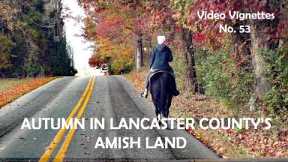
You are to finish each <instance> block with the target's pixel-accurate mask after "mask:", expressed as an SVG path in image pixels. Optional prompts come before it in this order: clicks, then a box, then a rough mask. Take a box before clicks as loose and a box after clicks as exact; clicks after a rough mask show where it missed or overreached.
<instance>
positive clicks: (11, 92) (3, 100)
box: [0, 77, 55, 109]
mask: <svg viewBox="0 0 288 162" xmlns="http://www.w3.org/2000/svg"><path fill="white" fill-rule="evenodd" d="M53 79H55V78H54V77H41V78H28V79H22V80H19V82H17V84H13V86H9V87H6V88H5V89H2V90H1V91H0V109H1V107H3V106H4V105H6V104H8V103H10V102H12V101H14V100H15V99H16V98H18V97H20V96H22V95H24V94H26V93H28V92H30V91H32V90H34V89H36V88H38V87H40V86H42V85H44V84H46V83H48V82H49V81H51V80H53ZM14 80H15V79H14ZM6 82H9V80H6Z"/></svg>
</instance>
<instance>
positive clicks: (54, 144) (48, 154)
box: [39, 79, 93, 162]
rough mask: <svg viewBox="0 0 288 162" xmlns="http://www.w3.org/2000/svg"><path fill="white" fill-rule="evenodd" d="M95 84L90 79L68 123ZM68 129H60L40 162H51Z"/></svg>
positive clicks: (68, 118)
mask: <svg viewBox="0 0 288 162" xmlns="http://www.w3.org/2000/svg"><path fill="white" fill-rule="evenodd" d="M92 84H93V79H90V80H89V82H88V84H87V86H86V88H85V91H84V93H83V94H82V96H81V97H80V99H79V101H78V102H77V104H76V105H75V107H74V108H73V109H72V111H71V113H70V114H69V116H68V117H67V120H66V121H67V123H69V121H70V120H71V119H72V118H73V117H74V116H75V114H76V113H77V111H78V110H79V109H80V108H81V105H82V104H83V102H84V99H85V98H87V97H88V92H89V90H90V87H91V86H92ZM65 132H66V129H60V130H59V131H58V132H57V134H56V136H55V137H54V139H53V140H52V142H51V143H50V145H49V146H48V147H47V149H46V151H45V152H44V153H43V154H42V156H41V158H40V160H39V162H47V161H49V159H50V157H51V155H52V153H53V152H54V150H55V149H56V148H57V145H58V144H59V143H60V142H61V141H62V139H63V137H64V135H65Z"/></svg>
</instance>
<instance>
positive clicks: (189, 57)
mask: <svg viewBox="0 0 288 162" xmlns="http://www.w3.org/2000/svg"><path fill="white" fill-rule="evenodd" d="M192 36H193V33H192V32H191V31H190V30H189V29H186V28H183V29H182V39H183V42H184V45H185V48H186V49H185V52H184V58H185V63H186V77H185V88H186V89H187V90H188V91H191V92H193V93H198V92H199V91H198V90H199V87H198V82H197V75H196V67H195V57H194V54H195V50H194V48H193V42H192Z"/></svg>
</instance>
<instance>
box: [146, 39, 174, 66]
mask: <svg viewBox="0 0 288 162" xmlns="http://www.w3.org/2000/svg"><path fill="white" fill-rule="evenodd" d="M171 61H173V56H172V52H171V50H170V48H169V47H167V46H166V45H165V44H161V45H158V46H157V47H156V48H155V49H154V50H153V53H152V55H151V58H150V69H157V70H163V71H172V68H171V67H170V65H169V62H171Z"/></svg>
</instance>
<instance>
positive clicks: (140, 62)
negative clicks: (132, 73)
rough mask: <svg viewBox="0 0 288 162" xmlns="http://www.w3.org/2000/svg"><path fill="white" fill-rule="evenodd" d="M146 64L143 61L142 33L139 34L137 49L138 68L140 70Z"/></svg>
mask: <svg viewBox="0 0 288 162" xmlns="http://www.w3.org/2000/svg"><path fill="white" fill-rule="evenodd" d="M143 66H144V61H143V39H142V35H141V34H140V35H139V36H138V40H137V50H136V70H137V71H139V70H140V69H141V68H142V67H143Z"/></svg>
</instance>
